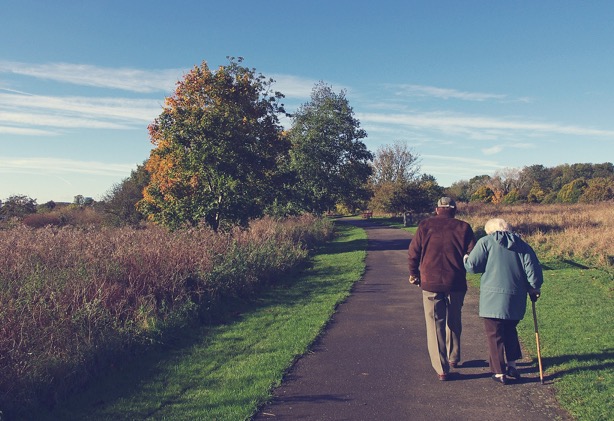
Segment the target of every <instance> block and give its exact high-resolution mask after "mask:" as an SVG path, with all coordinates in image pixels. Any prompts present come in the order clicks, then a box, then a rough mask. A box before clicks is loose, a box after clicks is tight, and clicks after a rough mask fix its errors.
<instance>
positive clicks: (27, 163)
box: [0, 157, 135, 177]
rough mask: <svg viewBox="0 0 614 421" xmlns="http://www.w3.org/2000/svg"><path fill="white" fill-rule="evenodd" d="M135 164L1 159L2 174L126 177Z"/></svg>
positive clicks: (32, 158)
mask: <svg viewBox="0 0 614 421" xmlns="http://www.w3.org/2000/svg"><path fill="white" fill-rule="evenodd" d="M134 167H135V165H134V164H112V163H108V162H96V161H76V160H71V159H61V158H47V157H29V158H15V157H0V173H15V172H27V173H46V174H54V175H57V174H88V175H101V176H113V177H117V176H124V175H125V174H129V173H130V171H132V170H133V169H134Z"/></svg>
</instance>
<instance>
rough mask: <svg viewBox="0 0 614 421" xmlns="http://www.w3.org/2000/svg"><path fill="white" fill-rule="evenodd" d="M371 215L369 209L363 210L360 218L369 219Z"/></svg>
mask: <svg viewBox="0 0 614 421" xmlns="http://www.w3.org/2000/svg"><path fill="white" fill-rule="evenodd" d="M372 216H373V212H371V211H364V212H363V213H362V219H369V218H371V217H372Z"/></svg>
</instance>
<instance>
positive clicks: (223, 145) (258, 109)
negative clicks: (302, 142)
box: [138, 57, 288, 229]
mask: <svg viewBox="0 0 614 421" xmlns="http://www.w3.org/2000/svg"><path fill="white" fill-rule="evenodd" d="M241 62H242V58H238V59H235V58H233V57H229V64H228V65H226V66H220V67H219V68H218V69H217V71H215V72H212V71H211V70H210V69H209V67H208V66H207V64H206V63H205V62H203V63H202V64H201V66H200V67H199V66H195V67H194V68H193V69H192V71H190V72H189V73H188V74H187V75H185V77H184V78H183V80H181V81H179V82H178V83H177V87H176V90H175V93H174V95H173V96H171V97H168V98H166V102H165V106H164V108H163V111H162V113H161V114H160V116H158V117H157V118H156V119H155V120H154V122H153V123H151V124H150V125H149V134H150V138H151V142H152V143H153V144H154V145H155V148H154V149H152V151H151V154H150V157H149V159H148V161H147V163H146V169H147V171H148V172H149V174H150V177H151V178H150V182H149V184H148V185H147V186H146V188H145V189H144V191H143V199H142V200H141V201H140V202H139V203H138V208H139V210H140V211H141V212H143V213H144V214H145V215H147V217H148V218H149V220H151V221H154V222H156V223H160V224H163V225H166V226H169V227H171V228H178V227H180V226H183V225H192V226H193V225H197V224H199V223H202V222H204V223H206V224H208V225H210V226H211V227H213V228H214V229H218V227H220V225H235V224H244V223H246V222H247V221H248V220H249V219H250V218H253V217H258V216H261V215H262V213H263V212H264V209H265V208H266V207H267V206H268V204H270V203H272V202H273V201H274V200H275V194H276V192H275V188H274V186H275V184H276V182H275V177H276V176H277V174H276V168H277V164H278V163H279V162H280V161H282V160H284V159H285V156H287V154H288V142H287V141H286V140H285V138H284V136H283V134H282V133H283V132H282V128H281V125H280V123H279V117H278V116H279V114H283V113H284V112H285V111H284V109H283V104H281V103H280V100H281V99H282V98H283V95H282V94H281V93H279V92H273V91H272V90H271V85H272V83H273V82H274V81H273V80H272V79H268V80H267V79H266V78H265V77H264V76H262V75H261V74H256V72H255V70H254V69H248V68H246V67H243V66H242V65H241V64H240V63H241Z"/></svg>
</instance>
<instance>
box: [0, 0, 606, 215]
mask: <svg viewBox="0 0 614 421" xmlns="http://www.w3.org/2000/svg"><path fill="white" fill-rule="evenodd" d="M0 9H1V10H2V12H1V13H0V37H1V39H2V40H3V41H2V44H1V46H0V200H4V199H6V198H8V197H9V196H11V195H14V194H23V195H27V196H30V197H31V198H34V199H36V200H37V202H38V203H39V204H41V203H45V202H47V201H48V200H54V201H56V202H58V201H69V202H71V201H72V200H73V198H74V196H76V195H83V196H86V197H87V196H89V197H93V198H94V199H96V200H98V199H100V198H101V197H102V196H103V195H104V194H105V193H106V192H107V191H108V190H109V189H110V188H111V187H112V186H113V185H114V184H116V183H119V182H121V181H122V180H123V179H124V178H126V177H128V176H129V175H130V171H131V170H132V169H134V168H135V167H136V165H137V164H141V163H142V162H143V161H144V160H145V159H147V157H148V156H149V152H150V150H151V147H152V145H151V143H150V141H149V136H148V133H147V125H148V124H149V123H151V122H152V121H153V119H154V118H155V117H156V116H158V115H159V114H160V112H161V106H162V104H163V102H164V98H165V97H167V96H169V95H171V94H172V93H173V90H174V86H175V83H176V82H177V81H178V80H180V79H181V78H182V76H183V75H184V74H185V73H187V72H188V71H189V70H190V69H191V68H193V67H194V66H195V65H199V64H200V63H201V62H203V61H206V62H207V63H208V65H209V66H210V67H211V68H212V69H215V68H217V67H218V66H220V65H224V64H227V60H226V56H235V57H239V56H241V57H244V62H243V64H244V65H246V66H247V67H250V68H255V69H256V70H257V71H258V72H260V73H262V74H264V75H265V76H267V77H272V78H273V79H275V80H276V81H277V82H276V88H277V89H278V90H279V91H281V92H282V93H284V94H285V95H286V99H285V103H286V104H287V108H288V109H289V110H290V111H292V110H293V109H295V108H296V107H297V106H298V105H300V104H302V103H304V102H306V101H308V100H309V95H310V93H311V89H312V88H313V86H314V84H315V83H317V82H318V81H324V82H326V83H327V84H329V85H331V86H332V88H333V90H334V91H336V92H339V91H341V90H342V89H344V90H346V96H347V98H348V100H349V102H350V105H351V106H352V107H353V109H354V113H355V116H356V117H357V118H358V119H359V120H360V122H361V127H362V128H364V129H365V130H366V131H367V133H368V137H367V138H366V139H365V140H364V142H365V143H366V145H367V147H368V148H369V149H370V150H372V151H373V152H376V151H377V149H378V147H381V146H382V145H391V144H392V143H393V142H395V141H402V142H407V144H408V146H409V147H411V148H412V149H413V150H414V152H415V153H416V154H418V155H419V156H420V157H421V172H422V173H427V174H431V175H433V176H435V177H436V179H437V181H438V182H439V184H440V185H443V186H449V185H450V184H452V183H453V182H455V181H458V180H463V179H464V180H468V179H470V178H471V177H473V176H475V175H481V174H489V175H493V174H495V172H496V171H501V170H504V169H509V168H518V169H520V168H522V167H524V166H527V165H533V164H542V165H545V166H547V167H552V166H556V165H560V164H565V163H567V164H573V163H588V162H590V163H602V162H612V160H613V159H614V118H613V111H614V25H612V19H614V2H611V1H600V0H593V1H590V2H580V1H567V0H557V1H551V0H540V1H535V0H531V1H495V0H488V1H486V0H484V1H472V0H462V1H461V0H456V1H452V0H448V1H437V0H431V1H428V0H424V1H413V0H399V1H391V0H378V1H361V0H326V1H320V0H317V1H308V0H306V1H301V2H299V1H291V0H284V1H282V0H265V1H261V2H255V1H253V0H249V1H245V0H236V1H232V2H225V1H205V0H203V1H196V0H194V1H186V0H174V1H159V0H148V1H144V0H130V1H126V0H122V1H116V0H80V1H76V0H75V1H68V0H53V1H49V0H39V1H33V0H0Z"/></svg>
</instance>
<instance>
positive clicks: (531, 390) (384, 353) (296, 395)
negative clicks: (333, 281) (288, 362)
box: [253, 220, 571, 421]
mask: <svg viewBox="0 0 614 421" xmlns="http://www.w3.org/2000/svg"><path fill="white" fill-rule="evenodd" d="M348 222H349V223H352V224H356V225H359V226H361V227H363V228H365V229H366V231H367V235H368V239H369V246H368V252H367V259H366V265H367V268H366V272H365V275H364V277H363V279H362V280H360V281H359V282H357V283H356V285H355V286H354V289H353V291H352V294H351V296H350V297H349V298H348V299H347V300H346V302H344V303H343V304H341V305H340V306H339V308H338V311H337V312H336V313H335V315H334V316H333V319H332V320H331V322H330V324H329V326H328V327H327V329H326V331H325V332H324V333H323V334H322V336H321V337H320V338H319V339H318V341H317V342H316V343H315V344H314V345H313V347H312V348H311V352H309V353H308V354H307V355H305V356H304V357H302V358H301V359H299V360H298V361H297V363H296V364H295V365H294V366H293V367H292V368H291V369H290V371H289V372H288V373H287V375H286V377H285V378H284V381H283V383H282V385H281V386H280V387H279V388H277V389H276V390H274V391H273V399H272V400H271V402H270V403H269V404H268V405H266V406H265V407H264V408H262V410H261V411H260V412H259V413H258V414H257V415H256V416H255V417H254V418H253V419H254V420H258V421H263V420H317V421H325V420H351V421H361V420H369V421H371V420H373V421H387V420H395V421H401V420H417V421H420V420H429V421H439V420H472V421H473V420H480V421H490V420H493V421H516V420H522V421H538V420H539V421H542V420H543V421H546V420H547V421H551V420H570V419H571V418H570V417H569V416H568V415H567V414H566V413H565V412H563V411H562V410H560V409H559V408H558V406H557V404H556V401H555V399H554V390H553V386H552V384H551V381H550V380H549V379H548V377H547V373H546V377H545V384H544V385H542V384H540V382H539V373H538V370H537V369H536V367H535V366H534V365H533V364H531V363H530V361H529V360H528V359H527V360H523V361H520V362H519V371H520V372H521V374H522V376H523V378H522V379H521V381H520V382H519V383H517V384H510V385H507V386H504V385H501V384H497V383H495V382H494V381H492V380H491V378H490V371H489V369H488V364H487V361H486V358H487V353H486V342H485V338H484V332H483V326H482V322H481V320H480V319H479V318H478V316H477V302H478V299H477V291H476V290H474V289H470V291H469V292H468V294H467V296H466V299H465V306H464V307H463V334H462V339H461V343H462V366H461V367H460V368H458V369H456V370H455V373H456V374H455V375H454V377H453V378H452V379H451V380H450V381H446V382H442V381H439V380H438V379H437V375H436V373H435V371H434V370H433V369H432V367H431V365H430V361H429V358H428V354H427V350H426V336H425V335H426V333H425V325H424V315H423V312H422V296H421V290H420V288H419V287H416V286H413V285H410V284H409V283H408V282H407V278H408V269H407V247H408V246H409V241H410V238H411V234H409V233H407V232H406V231H403V230H400V229H398V228H390V227H384V226H379V225H377V224H375V223H373V222H372V221H370V220H364V221H351V222H350V221H348ZM525 317H531V314H530V313H529V312H527V315H526V316H525ZM527 346H535V345H534V343H529V344H527ZM546 369H547V367H546Z"/></svg>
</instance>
